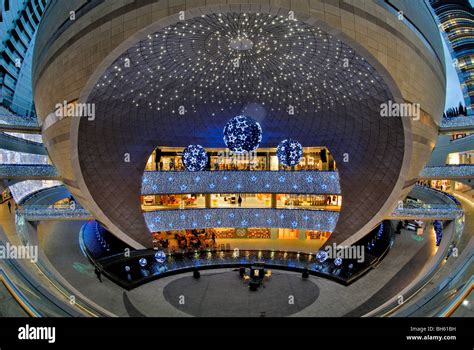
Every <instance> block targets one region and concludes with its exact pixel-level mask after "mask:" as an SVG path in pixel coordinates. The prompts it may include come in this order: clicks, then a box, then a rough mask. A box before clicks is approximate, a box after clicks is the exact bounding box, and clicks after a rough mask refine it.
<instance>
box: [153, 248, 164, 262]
mask: <svg viewBox="0 0 474 350" xmlns="http://www.w3.org/2000/svg"><path fill="white" fill-rule="evenodd" d="M155 260H156V261H157V262H158V263H160V264H163V263H164V262H165V261H166V254H165V252H164V251H162V250H160V251H158V252H156V253H155Z"/></svg>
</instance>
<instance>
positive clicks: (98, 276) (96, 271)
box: [94, 267, 102, 283]
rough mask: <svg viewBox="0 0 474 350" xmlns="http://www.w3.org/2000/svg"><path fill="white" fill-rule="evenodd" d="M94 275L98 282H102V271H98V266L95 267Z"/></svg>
mask: <svg viewBox="0 0 474 350" xmlns="http://www.w3.org/2000/svg"><path fill="white" fill-rule="evenodd" d="M94 272H95V275H96V276H97V278H98V279H99V281H100V283H102V277H101V275H102V271H100V269H99V268H98V267H96V268H95V271H94Z"/></svg>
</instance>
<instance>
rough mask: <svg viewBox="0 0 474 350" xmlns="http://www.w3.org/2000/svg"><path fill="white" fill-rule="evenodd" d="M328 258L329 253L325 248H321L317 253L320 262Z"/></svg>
mask: <svg viewBox="0 0 474 350" xmlns="http://www.w3.org/2000/svg"><path fill="white" fill-rule="evenodd" d="M327 258H328V253H327V252H325V251H324V250H320V251H319V252H318V253H317V254H316V259H318V261H319V262H320V263H323V262H325V261H326V260H327Z"/></svg>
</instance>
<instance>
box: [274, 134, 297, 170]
mask: <svg viewBox="0 0 474 350" xmlns="http://www.w3.org/2000/svg"><path fill="white" fill-rule="evenodd" d="M302 156H303V146H302V145H301V143H299V142H298V141H296V140H293V139H286V140H283V141H281V142H280V144H279V145H278V147H277V157H278V160H279V161H280V163H282V164H284V165H286V166H295V165H298V163H299V162H300V159H301V157H302Z"/></svg>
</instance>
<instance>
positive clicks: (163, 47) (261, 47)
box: [97, 13, 383, 117]
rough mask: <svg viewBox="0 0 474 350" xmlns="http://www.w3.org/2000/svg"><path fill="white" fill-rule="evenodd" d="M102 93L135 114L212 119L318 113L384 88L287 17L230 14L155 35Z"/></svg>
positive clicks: (332, 41)
mask: <svg viewBox="0 0 474 350" xmlns="http://www.w3.org/2000/svg"><path fill="white" fill-rule="evenodd" d="M124 86H125V87H126V88H124ZM97 88H98V89H99V90H100V93H101V94H103V95H104V96H108V97H111V98H113V99H117V100H121V101H122V102H129V103H130V104H131V105H132V106H134V107H140V108H147V109H149V110H153V111H156V112H166V113H169V114H170V115H173V114H178V113H179V106H181V105H185V106H186V109H187V112H189V113H190V114H193V113H196V114H197V113H198V114H200V116H202V117H210V116H215V115H216V114H218V113H220V112H224V111H225V110H230V109H232V108H234V107H235V106H239V105H242V104H243V103H244V102H247V101H258V102H260V103H261V104H262V105H263V106H265V108H267V110H268V112H269V113H274V114H277V113H284V112H286V111H287V109H288V106H293V107H294V108H295V110H296V114H298V113H313V112H318V111H321V109H322V108H323V107H324V106H326V107H327V108H331V107H334V106H335V104H344V103H345V101H346V100H349V99H351V100H356V101H357V100H358V101H361V100H364V99H366V98H367V96H377V95H378V93H377V92H378V91H379V90H380V92H381V91H382V90H383V84H382V79H381V77H380V76H379V75H378V74H377V72H376V71H375V70H374V68H373V67H371V66H370V65H369V64H368V63H367V62H366V61H365V59H364V58H363V57H362V56H360V55H358V54H356V53H355V51H354V50H353V49H352V48H351V47H349V46H348V45H346V44H344V43H343V42H341V41H340V40H338V39H336V38H335V37H333V36H332V35H330V34H328V33H326V32H324V31H323V30H322V29H320V28H318V27H313V26H310V25H308V24H305V23H303V22H299V21H297V20H293V19H289V18H288V17H285V16H277V15H269V14H262V13H225V14H211V15H204V16H201V17H196V18H192V19H189V20H186V21H183V22H178V23H176V24H174V25H170V26H168V27H166V28H163V29H162V30H160V31H158V32H156V33H155V34H152V35H149V36H148V37H147V38H146V39H144V40H142V41H140V42H139V43H138V44H136V45H135V46H133V47H131V48H130V49H129V50H127V51H126V52H125V53H124V54H122V55H121V56H120V57H119V58H118V59H117V60H116V61H115V63H114V64H113V65H112V66H111V67H110V68H109V69H108V70H107V72H106V73H105V74H104V75H103V77H102V78H101V79H100V80H99V82H98V84H97ZM203 108H207V110H208V112H209V113H208V115H207V116H206V115H204V116H203V115H202V114H203V113H202V110H203Z"/></svg>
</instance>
